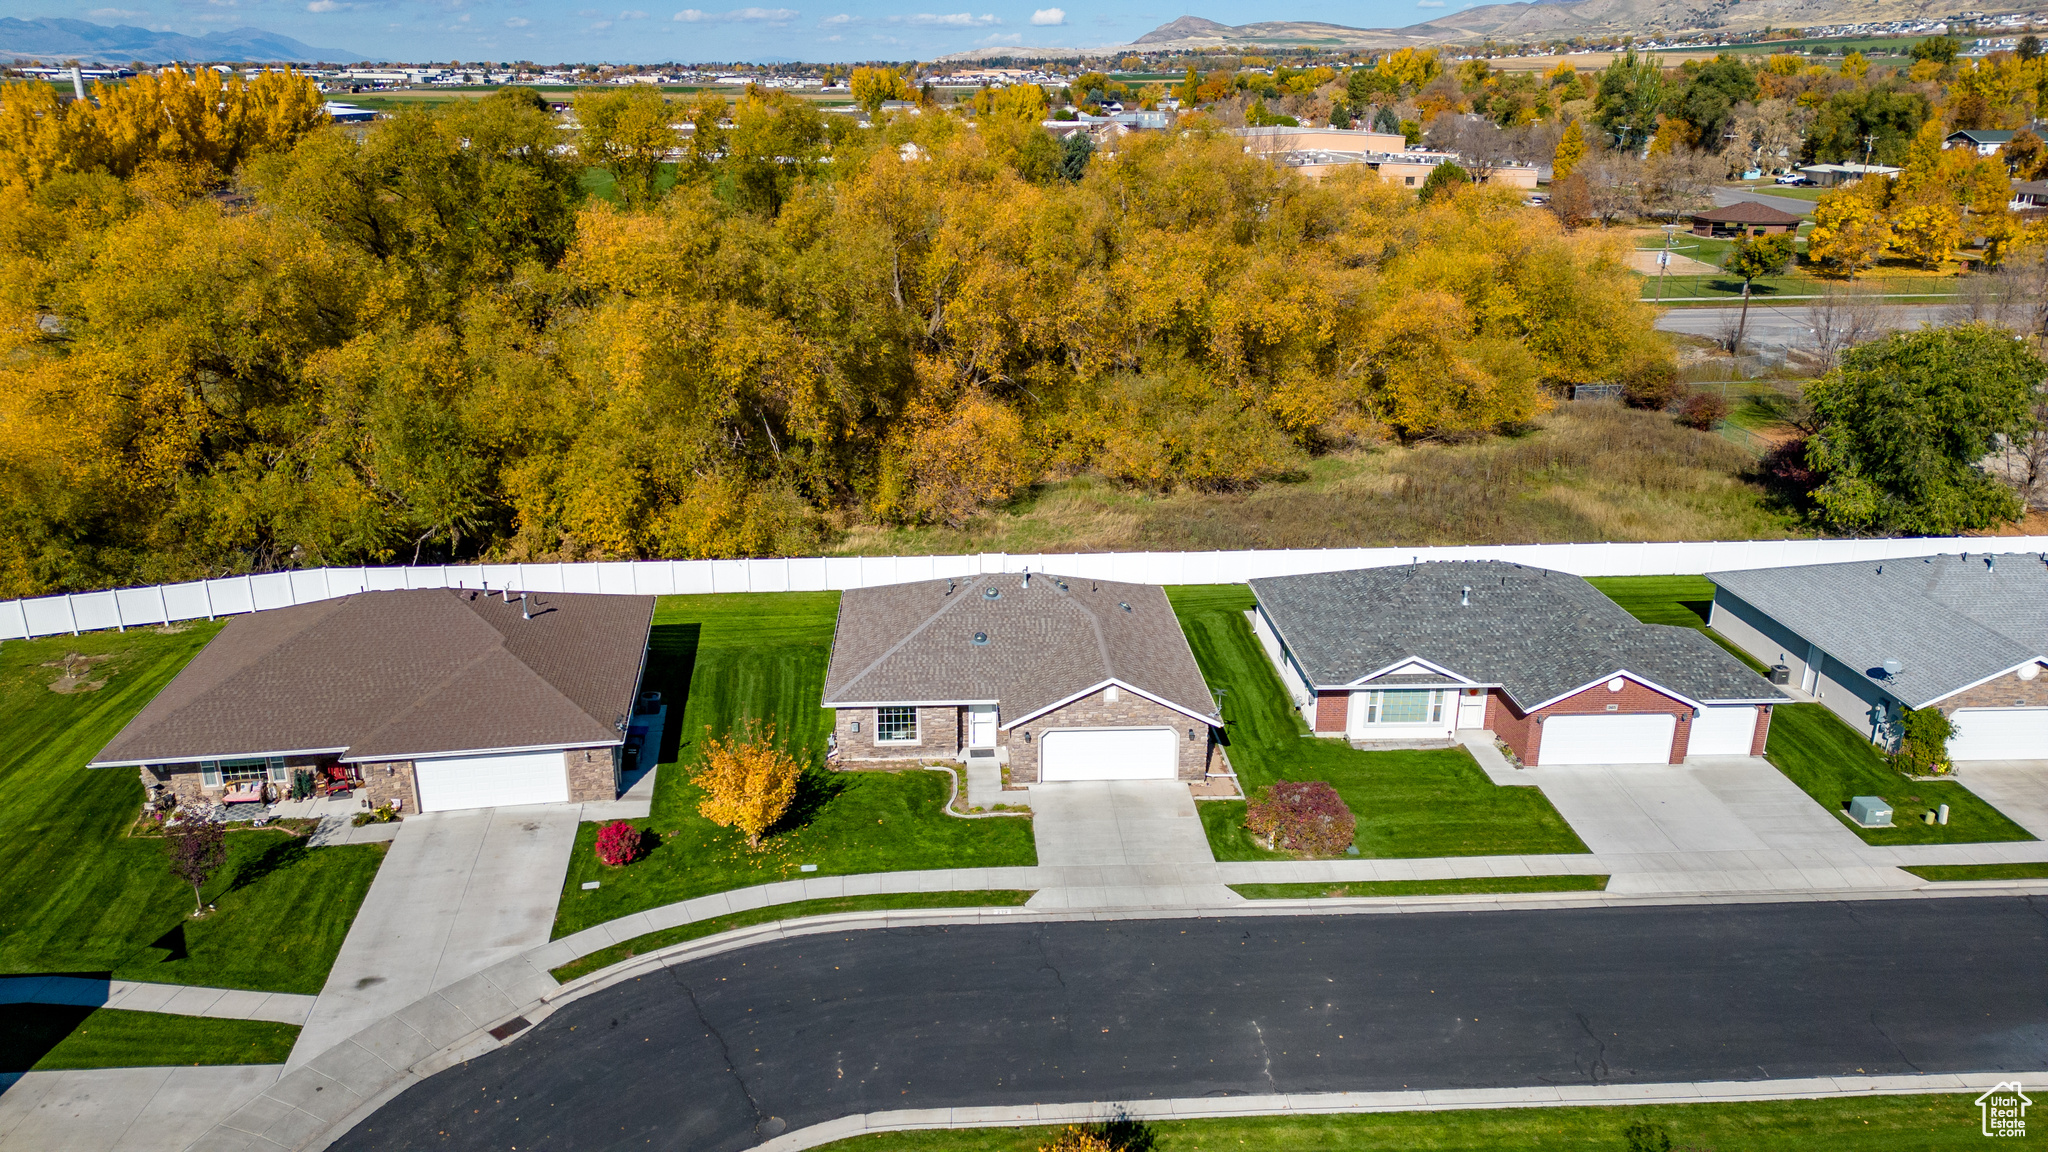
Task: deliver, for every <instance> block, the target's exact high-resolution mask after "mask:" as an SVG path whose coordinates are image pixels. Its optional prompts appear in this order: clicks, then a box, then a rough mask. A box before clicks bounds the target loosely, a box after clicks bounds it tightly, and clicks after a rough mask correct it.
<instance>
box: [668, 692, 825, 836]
mask: <svg viewBox="0 0 2048 1152" xmlns="http://www.w3.org/2000/svg"><path fill="white" fill-rule="evenodd" d="M803 772H804V759H803V758H802V757H800V756H798V755H792V754H791V753H789V752H787V751H785V750H784V749H783V748H782V747H781V746H780V745H778V744H777V743H776V741H775V725H774V724H772V723H771V724H763V723H761V722H759V721H757V720H748V721H746V722H745V723H744V724H742V725H741V726H740V727H739V728H738V729H736V730H734V731H731V732H728V733H726V734H725V735H724V736H714V735H713V734H712V732H711V730H710V729H709V728H706V729H705V730H704V747H703V763H702V764H701V765H700V766H699V767H698V769H697V771H696V772H695V773H694V774H693V775H692V776H691V777H690V780H691V783H693V784H695V785H696V786H697V787H698V788H699V789H701V790H702V791H703V793H704V798H703V799H702V800H699V801H698V802H697V811H698V813H699V814H701V815H702V816H703V817H704V818H705V819H706V820H709V821H711V822H712V823H713V824H717V825H718V826H720V827H722V828H731V829H734V830H735V831H737V832H739V833H740V834H741V835H743V836H745V837H746V838H747V847H748V848H749V849H753V850H756V851H758V850H759V849H760V847H761V837H762V836H764V835H766V834H767V832H768V830H769V829H770V828H773V827H775V822H776V821H778V820H780V819H782V817H783V814H784V813H786V812H788V811H789V805H790V802H791V801H793V800H795V799H796V790H797V784H798V782H799V781H800V780H801V779H802V777H803Z"/></svg>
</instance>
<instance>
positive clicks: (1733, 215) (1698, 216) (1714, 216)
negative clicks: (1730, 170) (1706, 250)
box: [1692, 200, 1805, 236]
mask: <svg viewBox="0 0 2048 1152" xmlns="http://www.w3.org/2000/svg"><path fill="white" fill-rule="evenodd" d="M1803 219H1805V217H1802V216H1800V215H1798V214H1797V213H1794V212H1780V211H1779V210H1778V209H1776V208H1773V207H1771V206H1770V205H1768V204H1759V203H1757V202H1756V201H1754V200H1738V201H1736V202H1735V203H1733V204H1730V205H1728V206H1727V207H1725V208H1712V209H1709V210H1707V211H1705V212H1695V213H1693V217H1692V234H1693V235H1695V236H1774V235H1777V234H1779V233H1781V232H1797V231H1798V230H1799V224H1800V221H1801V220H1803Z"/></svg>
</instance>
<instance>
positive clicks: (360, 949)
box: [287, 805, 582, 1068]
mask: <svg viewBox="0 0 2048 1152" xmlns="http://www.w3.org/2000/svg"><path fill="white" fill-rule="evenodd" d="M581 813H582V809H581V808H580V807H577V806H574V805H534V806H529V807H520V808H482V809H473V810H469V811H464V812H431V813H427V814H424V815H420V816H409V817H407V818H406V820H405V822H404V823H403V824H401V825H400V826H399V832H398V838H397V839H396V840H394V841H392V843H391V851H390V854H389V855H388V856H386V857H385V859H384V864H383V867H381V868H379V869H378V870H377V879H376V880H375V881H374V882H373V883H372V884H371V885H370V893H369V895H368V896H366V897H365V898H364V899H363V907H362V910H361V911H359V912H357V913H356V919H355V924H354V925H353V926H352V927H351V928H350V929H349V933H348V939H346V940H344V941H343V942H342V945H341V954H340V956H338V957H337V958H336V959H335V962H334V970H333V971H331V972H329V973H328V976H327V985H326V987H325V988H323V989H322V990H321V992H320V998H319V999H318V1000H317V1001H315V1002H314V1005H313V1012H312V1015H311V1017H310V1018H308V1020H307V1021H306V1026H305V1030H304V1031H303V1032H301V1033H300V1034H299V1042H298V1044H297V1046H296V1047H294V1048H293V1049H292V1055H291V1060H290V1062H289V1064H288V1065H287V1067H290V1068H297V1067H299V1066H300V1065H302V1064H304V1063H306V1062H307V1061H308V1060H311V1059H312V1058H313V1057H315V1056H318V1055H319V1054H320V1053H322V1052H325V1051H326V1050H327V1049H329V1048H332V1047H333V1046H334V1045H336V1044H339V1043H340V1042H341V1041H343V1040H346V1039H347V1038H348V1037H350V1036H353V1035H354V1034H355V1033H357V1032H359V1031H361V1030H362V1029H364V1028H366V1027H368V1026H369V1025H371V1024H374V1023H376V1022H377V1021H378V1020H381V1019H383V1018H384V1017H386V1016H388V1015H390V1014H391V1013H393V1012H395V1011H397V1010H398V1009H400V1008H403V1007H404V1006H406V1005H407V1004H410V1003H412V1002H413V1001H415V1000H417V999H419V998H420V997H422V996H425V995H427V994H428V993H430V992H433V991H436V990H437V989H441V988H445V987H447V986H448V985H450V984H453V983H455V982H456V981H457V980H460V979H462V978H463V977H465V976H470V975H473V974H475V973H477V972H481V971H482V970H484V969H485V968H488V967H490V966H491V965H492V964H495V963H497V962H498V961H500V960H504V959H507V958H509V957H512V956H515V955H518V954H519V953H520V952H523V951H525V950H527V949H529V948H534V947H537V946H539V945H541V944H545V943H547V941H548V935H549V933H550V932H551V931H552V930H553V928H554V923H555V908H556V905H557V904H559V903H560V902H561V898H562V882H563V878H564V877H565V876H566V875H567V874H568V870H569V851H570V849H571V848H572V847H574V846H575V843H576V824H577V821H578V819H579V817H580V816H581Z"/></svg>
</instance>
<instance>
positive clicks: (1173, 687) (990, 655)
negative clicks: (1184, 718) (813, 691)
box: [824, 573, 1220, 728]
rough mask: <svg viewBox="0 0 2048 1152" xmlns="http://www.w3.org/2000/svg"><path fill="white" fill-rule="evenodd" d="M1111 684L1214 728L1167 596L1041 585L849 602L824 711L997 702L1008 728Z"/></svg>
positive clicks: (1136, 589)
mask: <svg viewBox="0 0 2048 1152" xmlns="http://www.w3.org/2000/svg"><path fill="white" fill-rule="evenodd" d="M990 591H994V592H996V593H998V595H997V596H995V597H994V598H990V597H989V596H988V595H987V593H988V592H990ZM1124 605H1129V606H1130V607H1129V610H1126V609H1125V608H1124ZM976 633H981V634H984V635H985V636H986V637H987V642H986V643H981V644H977V643H975V642H974V637H975V634H976ZM1109 680H1115V681H1117V682H1119V683H1121V684H1124V685H1126V686H1127V687H1129V688H1131V689H1132V690H1134V691H1137V692H1141V693H1144V694H1145V695H1148V696H1152V697H1154V698H1156V699H1158V700H1161V701H1164V702H1165V703H1167V704H1169V705H1172V706H1173V707H1176V708H1179V709H1180V710H1182V711H1184V712H1187V713H1189V714H1190V715H1194V716H1200V717H1202V718H1204V719H1206V720H1208V721H1209V722H1211V723H1220V721H1219V720H1218V719H1217V717H1216V705H1215V701H1214V699H1213V698H1212V697H1211V696H1210V694H1209V686H1208V684H1207V682H1205V681H1204V680H1203V679H1202V671H1201V669H1200V668H1198V667H1196V665H1195V654H1194V653H1193V652H1192V651H1191V650H1189V648H1188V641H1187V637H1186V636H1183V635H1182V634H1181V630H1180V621H1179V620H1178V619H1176V618H1175V616H1174V614H1173V607H1172V605H1170V604H1168V603H1167V602H1166V593H1165V592H1163V591H1162V590H1160V589H1159V588H1158V587H1156V586H1154V585H1150V584H1114V583H1111V582H1109V581H1106V580H1086V579H1081V578H1079V577H1062V576H1054V575H1049V574H1045V573H1033V574H1032V575H1031V577H1030V582H1029V584H1028V585H1027V584H1026V583H1025V581H1024V579H1023V578H1022V577H1021V576H1014V575H988V576H970V577H966V578H964V579H961V580H957V581H956V580H927V581H922V582H919V583H915V584H891V585H888V586H886V587H881V588H856V589H852V590H850V591H848V592H846V593H844V594H843V595H842V596H841V597H840V600H839V625H838V630H837V632H836V634H835V636H834V638H833V643H832V663H831V666H830V667H829V668H828V669H827V670H826V673H825V700H824V702H825V707H827V708H833V707H843V706H848V705H854V704H910V703H915V702H925V703H933V704H937V703H967V702H976V701H996V702H999V703H1000V704H1001V705H1002V722H1003V726H1004V727H1006V728H1007V727H1009V726H1010V725H1012V724H1015V723H1018V722H1020V721H1022V720H1023V719H1025V718H1027V717H1029V716H1031V715H1033V714H1034V713H1037V712H1039V711H1042V710H1043V709H1045V708H1047V707H1049V706H1051V705H1053V704H1056V703H1058V702H1060V701H1062V700H1065V699H1067V698H1069V697H1071V696H1074V695H1077V694H1079V693H1081V692H1084V691H1086V690H1088V689H1090V688H1093V687H1095V686H1097V685H1099V684H1102V683H1104V682H1105V681H1109Z"/></svg>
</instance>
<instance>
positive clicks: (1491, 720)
mask: <svg viewBox="0 0 2048 1152" xmlns="http://www.w3.org/2000/svg"><path fill="white" fill-rule="evenodd" d="M1490 695H1491V696H1492V697H1493V699H1491V700H1489V701H1488V703H1487V707H1486V718H1487V727H1489V728H1492V729H1493V733H1494V735H1496V736H1498V737H1500V738H1501V740H1503V741H1504V742H1506V744H1507V746H1508V747H1510V748H1512V749H1514V750H1515V755H1517V756H1519V757H1521V759H1522V763H1524V764H1527V765H1530V766H1531V767H1534V766H1536V765H1538V764H1541V763H1543V760H1542V756H1543V725H1542V723H1541V720H1542V719H1543V718H1545V717H1549V716H1599V715H1604V714H1605V713H1606V711H1607V706H1608V705H1609V704H1614V705H1618V707H1616V709H1615V711H1616V712H1617V713H1619V714H1621V715H1625V716H1626V715H1637V716H1641V715H1646V714H1649V713H1653V712H1663V713H1667V714H1670V715H1673V716H1676V717H1678V730H1677V732H1676V733H1675V734H1674V735H1673V736H1672V739H1671V755H1670V758H1669V759H1668V760H1667V761H1666V762H1667V763H1671V764H1683V763H1685V750H1686V743H1687V741H1688V740H1690V739H1691V736H1692V705H1690V704H1687V703H1685V702H1683V701H1680V700H1674V699H1672V698H1671V697H1669V696H1666V695H1664V694H1663V693H1662V692H1659V691H1657V690H1655V689H1653V688H1646V687H1644V686H1643V685H1641V684H1638V683H1636V682H1635V681H1634V680H1630V679H1628V678H1627V677H1623V678H1622V682H1621V691H1619V692H1609V691H1608V690H1607V681H1605V680H1602V681H1601V682H1600V683H1598V684H1595V685H1593V686H1592V687H1591V688H1588V689H1586V690H1584V691H1582V692H1578V693H1576V694H1574V695H1571V696H1567V697H1565V698H1564V699H1562V700H1559V701H1558V702H1557V703H1555V704H1552V705H1549V706H1548V707H1544V708H1539V709H1537V710H1536V711H1534V712H1531V713H1529V714H1527V715H1522V714H1520V713H1518V712H1517V711H1516V709H1515V707H1514V705H1512V704H1510V703H1508V702H1507V698H1506V697H1505V696H1503V695H1501V694H1500V693H1499V692H1498V691H1497V690H1496V691H1495V692H1493V693H1490Z"/></svg>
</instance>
